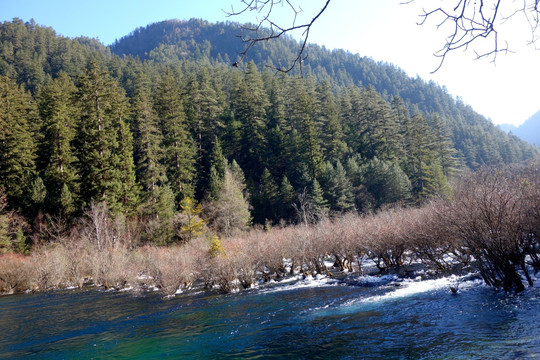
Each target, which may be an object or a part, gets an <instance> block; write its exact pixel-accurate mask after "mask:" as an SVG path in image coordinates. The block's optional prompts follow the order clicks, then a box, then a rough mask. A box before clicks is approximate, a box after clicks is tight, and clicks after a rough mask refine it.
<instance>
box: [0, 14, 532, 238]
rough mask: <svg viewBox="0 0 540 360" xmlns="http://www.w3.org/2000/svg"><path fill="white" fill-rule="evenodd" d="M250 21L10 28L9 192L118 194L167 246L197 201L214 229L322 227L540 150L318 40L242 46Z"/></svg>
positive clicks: (38, 208) (60, 205)
mask: <svg viewBox="0 0 540 360" xmlns="http://www.w3.org/2000/svg"><path fill="white" fill-rule="evenodd" d="M238 29H239V25H238V24H235V23H217V24H212V23H209V22H206V21H202V20H189V21H181V20H171V21H164V22H160V23H156V24H151V25H148V26H146V27H144V28H138V29H136V30H135V31H133V32H132V33H131V34H128V35H127V36H125V37H124V38H122V39H120V40H118V41H117V42H116V43H115V44H114V45H113V46H111V47H110V48H109V47H105V46H103V45H102V44H101V43H100V42H99V41H96V40H95V39H88V38H76V39H69V38H65V37H62V36H58V35H57V34H56V33H55V31H54V30H53V29H51V28H48V27H42V26H39V25H37V24H35V23H34V22H26V23H23V22H22V21H20V20H18V19H15V20H14V21H13V22H4V23H3V24H0V102H1V103H0V104H5V105H2V106H0V124H3V126H0V199H4V197H2V196H4V195H5V199H7V200H6V201H7V208H8V209H13V210H21V212H22V213H24V215H25V216H26V217H27V218H28V219H29V220H30V222H33V221H34V219H36V217H37V216H38V215H39V214H49V215H52V216H60V215H62V216H68V215H69V216H77V214H78V215H80V214H81V213H82V212H83V209H88V208H89V207H91V205H92V204H94V205H95V204H96V203H102V202H103V201H105V202H106V204H107V206H108V208H109V210H110V211H111V212H112V213H114V214H123V215H124V216H139V217H140V218H141V219H142V220H143V222H144V223H148V224H151V226H150V227H148V228H145V230H144V231H145V234H144V235H143V237H144V238H145V239H146V240H147V241H154V240H155V241H158V240H159V241H162V242H163V243H167V242H170V241H172V239H173V238H177V237H179V236H182V235H179V234H178V232H177V231H176V230H175V229H174V228H171V227H172V226H175V224H176V223H175V221H176V220H175V219H176V218H174V216H175V215H174V214H175V211H178V210H180V209H183V210H184V211H187V210H186V209H189V208H190V206H188V205H189V204H190V202H189V201H188V199H195V200H196V201H198V202H204V203H205V206H204V208H205V211H206V213H205V216H206V217H207V218H208V219H209V221H210V223H212V224H213V226H215V227H219V226H220V225H219V224H229V223H231V221H232V220H231V219H230V218H228V219H223V216H225V215H226V214H229V213H230V211H229V210H230V209H231V207H232V206H233V205H234V209H236V210H235V211H236V214H234V215H236V216H235V219H236V222H237V224H238V226H245V225H246V224H247V223H249V222H250V220H251V219H252V220H253V222H254V223H260V224H264V223H267V222H270V223H279V222H281V221H284V222H293V221H295V218H296V217H297V216H298V215H299V212H300V211H301V212H302V216H303V217H304V220H305V221H307V220H306V219H308V217H309V218H310V219H314V218H317V217H318V216H321V214H328V213H330V214H340V213H344V212H348V211H353V210H355V209H356V210H358V211H360V212H368V211H371V210H377V209H379V208H382V207H384V206H385V205H387V204H393V203H405V204H407V203H408V204H411V203H420V202H422V201H424V200H426V199H429V198H431V197H434V196H439V195H442V196H445V195H448V193H449V190H450V187H449V180H450V179H451V178H452V176H454V175H455V174H456V173H458V172H459V171H460V170H464V169H466V168H470V169H475V168H477V167H479V166H481V165H483V164H501V163H511V162H520V161H524V160H527V159H530V158H532V157H534V156H536V155H538V153H539V151H538V149H537V148H536V147H534V146H532V145H530V144H528V143H526V142H525V141H523V140H521V139H519V138H518V137H516V136H515V135H513V134H506V133H505V132H504V131H502V130H500V129H498V128H497V127H495V126H494V125H493V124H492V123H491V122H490V121H488V120H487V119H485V118H484V117H483V116H481V115H479V114H478V113H476V112H475V111H474V110H473V109H472V108H471V107H470V106H466V105H465V104H464V103H463V102H461V101H459V100H456V99H454V98H453V97H452V96H450V95H449V94H448V93H447V92H446V91H445V89H444V88H441V87H439V86H438V85H436V84H435V83H433V82H425V81H423V80H422V79H420V78H418V77H417V78H411V77H408V76H407V75H406V74H405V73H404V72H403V71H402V70H400V69H398V68H397V67H395V66H393V65H391V64H387V63H380V62H375V61H373V60H372V59H369V58H367V57H362V56H360V55H356V54H351V53H347V52H345V51H343V50H333V51H329V50H327V49H325V48H324V47H320V46H317V45H311V46H310V50H309V58H308V59H307V60H306V61H304V62H303V65H302V71H300V69H299V68H297V69H295V70H294V71H293V72H292V73H290V74H286V75H284V74H275V73H274V72H273V71H272V70H270V69H268V67H266V66H265V65H267V64H270V63H276V62H282V63H284V62H286V61H288V60H289V59H291V58H293V57H294V54H295V52H296V50H297V46H298V44H297V42H296V41H294V40H292V39H290V38H284V39H279V40H276V41H269V42H265V43H262V44H260V46H255V47H253V48H252V49H251V50H250V52H249V53H248V55H247V57H246V58H240V57H239V55H238V54H239V52H241V51H242V50H243V44H242V43H241V42H240V41H239V39H238V38H237V37H236V35H237V34H238V32H239V30H238ZM233 62H239V67H233V66H231V64H232V63H233ZM191 204H192V205H193V203H191ZM191 208H193V211H192V213H194V212H196V211H195V210H197V209H198V210H197V211H201V210H200V208H197V207H195V206H191ZM223 209H228V210H227V211H225V210H223ZM231 211H232V210H231ZM227 216H228V215H227Z"/></svg>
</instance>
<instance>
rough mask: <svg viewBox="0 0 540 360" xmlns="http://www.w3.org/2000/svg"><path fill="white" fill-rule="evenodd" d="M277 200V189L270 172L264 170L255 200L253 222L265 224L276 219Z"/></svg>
mask: <svg viewBox="0 0 540 360" xmlns="http://www.w3.org/2000/svg"><path fill="white" fill-rule="evenodd" d="M278 199H279V187H278V185H277V184H276V182H275V180H274V177H273V176H272V174H271V173H270V171H269V170H268V169H267V168H265V169H264V171H263V173H262V175H261V179H260V182H259V189H258V192H257V196H256V199H255V206H254V207H255V209H254V210H255V211H254V213H255V216H254V220H255V222H258V223H265V222H266V221H267V220H271V221H275V220H276V219H277V212H276V210H277V208H276V207H277V206H276V205H277V204H278Z"/></svg>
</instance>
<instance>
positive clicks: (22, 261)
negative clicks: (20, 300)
mask: <svg viewBox="0 0 540 360" xmlns="http://www.w3.org/2000/svg"><path fill="white" fill-rule="evenodd" d="M30 267H31V263H30V258H28V257H25V256H22V255H16V254H4V255H0V293H8V294H11V293H14V292H20V291H25V290H28V289H30V288H31V284H30V282H29V279H30V274H29V272H30Z"/></svg>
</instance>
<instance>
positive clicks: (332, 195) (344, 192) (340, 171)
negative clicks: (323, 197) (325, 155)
mask: <svg viewBox="0 0 540 360" xmlns="http://www.w3.org/2000/svg"><path fill="white" fill-rule="evenodd" d="M327 172H328V175H329V176H328V190H327V196H328V199H329V203H330V209H331V210H332V211H334V212H337V213H345V212H348V211H351V210H354V196H353V193H352V185H351V183H350V181H349V179H348V177H347V172H346V171H345V168H344V167H343V165H342V164H341V162H340V161H338V162H337V164H336V167H335V168H334V167H332V166H331V165H330V168H329V169H327Z"/></svg>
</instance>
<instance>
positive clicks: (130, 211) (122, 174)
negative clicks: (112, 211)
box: [117, 120, 140, 215]
mask: <svg viewBox="0 0 540 360" xmlns="http://www.w3.org/2000/svg"><path fill="white" fill-rule="evenodd" d="M117 152H118V164H117V170H118V172H119V178H120V189H119V193H118V199H117V203H118V204H119V206H120V210H121V211H123V212H124V214H125V215H134V214H135V212H136V211H137V209H138V207H139V205H140V186H139V184H138V183H137V180H136V176H135V164H134V161H133V136H132V135H131V131H130V130H129V125H128V124H127V123H126V122H125V121H123V120H120V121H119V128H118V150H117Z"/></svg>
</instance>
